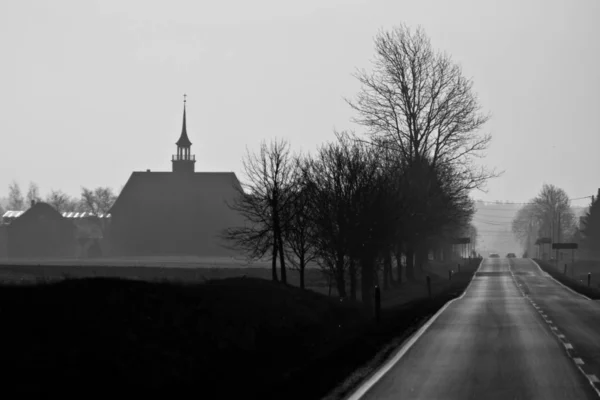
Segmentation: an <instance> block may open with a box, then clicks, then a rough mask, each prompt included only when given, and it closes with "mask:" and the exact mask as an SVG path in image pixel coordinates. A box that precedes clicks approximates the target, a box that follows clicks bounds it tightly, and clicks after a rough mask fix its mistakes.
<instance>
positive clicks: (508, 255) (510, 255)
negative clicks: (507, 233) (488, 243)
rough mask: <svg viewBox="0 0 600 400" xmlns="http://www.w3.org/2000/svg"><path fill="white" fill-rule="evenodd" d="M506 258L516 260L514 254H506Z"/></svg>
mask: <svg viewBox="0 0 600 400" xmlns="http://www.w3.org/2000/svg"><path fill="white" fill-rule="evenodd" d="M506 258H517V256H516V255H515V253H508V254H507V255H506Z"/></svg>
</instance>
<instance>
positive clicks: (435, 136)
mask: <svg viewBox="0 0 600 400" xmlns="http://www.w3.org/2000/svg"><path fill="white" fill-rule="evenodd" d="M375 52H376V55H375V60H374V63H373V64H374V65H373V72H371V73H368V72H366V71H364V70H363V71H357V73H356V74H355V77H356V78H357V79H358V81H359V82H360V83H361V90H360V92H359V93H358V95H357V97H356V100H355V101H350V100H347V102H348V104H349V105H350V106H351V107H352V108H353V109H354V110H356V111H357V112H358V114H359V116H358V117H357V118H355V119H354V121H355V122H356V123H358V124H360V125H363V126H365V127H366V128H367V129H368V134H369V135H370V137H371V138H372V139H374V138H378V139H383V140H384V141H386V142H388V143H389V142H393V143H394V144H395V147H396V149H397V152H398V154H399V155H400V156H401V157H402V158H404V159H407V160H411V159H414V158H426V159H428V160H429V161H430V163H431V165H432V166H433V167H434V168H435V167H437V165H439V164H443V165H451V166H452V167H453V168H454V169H457V170H459V171H461V173H462V175H463V178H464V179H465V181H464V185H465V186H466V187H468V188H481V187H482V185H483V183H485V181H486V180H487V179H489V178H491V177H494V176H496V173H495V172H489V171H486V170H485V169H481V168H474V166H473V160H474V158H477V157H480V156H481V155H482V152H483V151H484V150H485V149H486V148H487V146H488V145H489V143H490V140H491V137H490V136H489V135H484V134H480V133H479V130H480V129H481V128H482V127H483V125H484V124H485V123H486V122H487V121H488V119H489V116H488V115H485V114H482V113H481V107H480V105H479V102H478V100H477V97H476V96H475V95H474V94H473V83H472V82H471V81H470V80H469V79H467V78H465V77H464V76H463V75H462V71H461V69H460V67H459V66H458V65H456V64H454V63H453V62H452V60H451V58H450V57H449V56H447V55H446V54H442V53H439V52H435V51H434V50H433V48H432V46H431V43H430V41H429V38H428V37H427V35H426V34H425V32H424V31H423V30H422V29H421V28H418V29H416V30H415V31H412V30H410V29H409V28H408V27H406V26H405V25H401V26H400V27H398V28H396V29H394V30H392V31H389V32H385V31H382V32H380V33H379V35H378V36H377V38H376V39H375ZM469 190H470V189H469Z"/></svg>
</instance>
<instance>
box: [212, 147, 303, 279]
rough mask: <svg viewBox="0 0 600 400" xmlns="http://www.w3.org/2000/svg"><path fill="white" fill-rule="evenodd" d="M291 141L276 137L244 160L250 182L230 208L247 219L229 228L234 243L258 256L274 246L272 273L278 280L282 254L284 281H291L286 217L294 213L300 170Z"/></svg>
mask: <svg viewBox="0 0 600 400" xmlns="http://www.w3.org/2000/svg"><path fill="white" fill-rule="evenodd" d="M289 147H290V146H289V143H288V142H286V141H284V140H277V139H276V140H273V141H271V142H270V143H269V144H267V143H266V142H262V143H261V146H260V150H259V152H258V154H251V153H250V152H249V151H247V155H246V157H245V159H244V160H243V167H244V172H245V178H246V179H245V180H246V182H244V183H242V188H241V189H240V190H239V196H238V197H237V198H236V200H235V201H234V202H233V204H230V205H229V206H230V208H231V209H233V210H235V211H238V212H240V213H241V214H242V215H244V217H245V218H246V220H247V224H246V226H244V227H235V228H232V229H229V230H227V232H225V235H224V236H225V238H227V239H228V240H229V241H230V242H231V243H233V245H234V246H236V247H238V248H241V249H243V250H245V251H246V252H247V253H248V254H249V255H251V256H253V257H256V256H262V255H264V254H265V253H266V251H267V249H268V245H269V244H270V245H271V246H272V274H273V279H274V280H277V272H276V262H277V256H279V262H280V268H281V281H282V282H283V283H287V271H286V264H285V251H284V236H285V232H284V229H285V228H286V226H289V224H288V223H287V221H286V220H285V219H286V218H290V217H291V216H293V214H292V213H290V212H288V211H287V210H288V209H289V208H290V207H291V205H292V203H293V202H294V196H295V193H296V191H295V190H293V185H295V184H296V182H298V179H297V178H296V175H297V173H298V171H297V169H296V168H295V167H296V165H295V163H294V162H293V157H292V155H291V154H290V148H289Z"/></svg>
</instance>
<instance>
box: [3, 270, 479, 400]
mask: <svg viewBox="0 0 600 400" xmlns="http://www.w3.org/2000/svg"><path fill="white" fill-rule="evenodd" d="M5 268H7V267H5ZM10 268H12V269H17V268H32V267H26V266H16V267H10ZM48 268H49V269H51V267H48ZM60 268H61V270H62V268H63V267H60ZM108 268H109V270H110V267H108ZM80 269H81V270H84V269H85V268H80ZM147 269H151V268H147ZM128 270H129V269H125V268H123V269H120V268H113V269H112V271H119V272H123V271H128ZM256 270H257V271H258V270H262V271H265V269H256ZM472 270H473V268H471V269H464V270H463V271H462V272H461V273H460V274H457V275H456V276H455V278H454V279H453V280H452V283H451V284H447V282H446V281H444V280H442V279H441V278H437V277H436V278H435V279H433V280H434V283H435V284H436V285H438V284H439V286H437V287H438V288H442V287H443V288H444V289H443V290H438V291H436V292H435V294H434V298H433V299H432V300H428V299H427V298H426V297H424V296H422V294H421V293H417V292H414V291H413V292H412V293H413V294H415V293H416V294H417V295H418V296H417V297H418V299H413V300H412V301H411V302H408V303H405V304H403V305H402V306H400V307H394V308H386V309H385V310H383V312H382V323H381V325H379V326H378V325H376V324H375V323H374V321H373V319H372V316H369V315H368V313H365V310H364V309H363V308H362V307H361V305H360V304H353V303H351V302H340V301H338V300H337V299H336V298H328V297H327V296H322V295H319V294H317V293H314V292H311V291H306V290H304V291H303V290H299V289H297V288H294V287H290V286H283V285H280V284H277V283H274V282H270V281H267V280H265V279H252V278H247V279H240V278H237V279H236V278H234V279H220V280H214V281H211V282H207V283H205V284H202V285H176V284H169V283H166V282H162V283H161V282H141V281H128V280H120V279H67V280H63V281H61V282H57V283H55V284H43V285H33V286H32V285H5V286H3V287H0V304H2V310H1V311H2V318H3V329H2V330H1V331H0V340H1V341H2V342H3V343H10V344H11V345H10V346H8V347H6V348H5V349H4V350H3V360H4V361H5V363H8V364H10V365H11V370H10V372H9V373H8V374H7V375H5V379H6V380H9V381H11V382H13V383H14V384H15V385H21V386H20V387H23V389H22V390H23V391H22V393H21V394H34V393H36V394H39V393H55V392H56V391H57V390H58V388H57V387H56V384H55V382H64V381H65V380H68V381H69V382H77V385H71V384H69V385H67V386H66V387H63V386H61V388H60V392H61V393H63V394H64V393H65V391H66V392H69V391H72V390H74V391H75V392H77V389H76V387H78V386H83V385H85V386H87V387H90V386H94V387H95V389H94V391H95V393H99V392H103V391H106V392H107V393H113V394H114V393H115V391H117V390H118V393H119V394H122V395H125V394H128V395H129V394H135V395H136V396H142V395H147V394H151V393H152V394H154V395H157V394H162V395H164V394H169V395H171V396H173V395H175V393H184V392H185V391H188V390H191V389H192V388H198V387H201V388H202V390H203V393H213V392H214V391H215V390H218V391H219V393H220V394H221V397H228V396H241V395H243V396H244V397H246V398H273V397H272V396H275V398H286V399H296V398H298V399H300V398H302V399H306V398H321V397H322V396H323V395H325V394H326V393H327V392H329V391H331V390H332V389H333V388H334V387H336V386H337V385H339V383H340V382H341V381H343V380H345V379H346V378H347V377H348V376H349V375H351V374H353V373H355V370H356V369H357V368H359V367H364V366H365V363H367V362H369V360H372V359H373V357H374V356H375V355H376V354H377V353H379V352H380V351H381V350H382V348H383V347H385V346H386V344H388V343H389V342H390V341H391V340H394V339H395V338H396V339H397V338H398V337H399V336H402V337H403V335H406V334H408V333H409V332H412V331H414V329H416V328H417V327H418V324H419V323H421V321H423V320H424V318H426V317H427V316H429V315H431V314H432V313H435V312H436V311H437V310H438V309H439V308H440V307H441V306H442V305H443V304H444V303H445V302H446V301H448V300H449V299H450V298H453V297H456V296H457V295H459V294H460V293H461V292H462V291H463V290H464V288H465V287H466V285H467V284H468V282H469V280H470V278H471V276H472ZM169 271H172V270H169ZM177 271H180V272H182V271H187V270H186V269H177ZM195 271H198V270H195ZM220 271H234V270H232V269H229V270H227V269H222V270H220ZM469 271H471V272H469ZM267 272H268V270H267ZM313 272H315V271H313ZM442 281H443V285H442ZM402 288H404V289H406V290H408V291H407V293H408V292H410V291H411V289H410V284H406V285H403V286H402V287H401V288H399V289H398V290H402ZM369 365H370V367H368V368H366V369H365V368H361V371H362V372H363V373H365V371H370V368H373V367H374V364H369ZM98 376H101V377H102V378H103V380H102V384H101V385H99V386H98V382H97V381H96V377H98ZM315 376H317V377H318V379H315ZM25 377H27V382H21V381H20V380H22V379H26V378H25ZM232 379H234V380H235V385H231V380H232ZM53 382H54V383H53ZM117 387H118V389H117ZM346 389H347V388H346ZM178 391H179V392H178ZM103 393H104V392H103Z"/></svg>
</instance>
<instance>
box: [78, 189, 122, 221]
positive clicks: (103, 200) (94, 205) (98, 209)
mask: <svg viewBox="0 0 600 400" xmlns="http://www.w3.org/2000/svg"><path fill="white" fill-rule="evenodd" d="M116 200H117V196H116V195H115V194H114V193H113V191H112V189H111V188H109V187H97V188H96V189H94V190H91V189H87V188H85V187H83V188H81V206H82V209H83V210H84V211H86V212H90V213H92V214H93V215H96V216H98V215H101V214H107V213H108V211H109V210H110V209H111V207H112V206H113V204H114V203H115V201H116Z"/></svg>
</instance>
